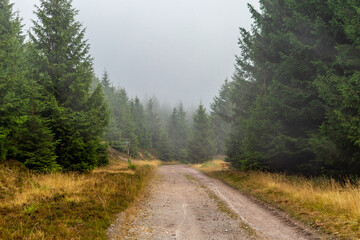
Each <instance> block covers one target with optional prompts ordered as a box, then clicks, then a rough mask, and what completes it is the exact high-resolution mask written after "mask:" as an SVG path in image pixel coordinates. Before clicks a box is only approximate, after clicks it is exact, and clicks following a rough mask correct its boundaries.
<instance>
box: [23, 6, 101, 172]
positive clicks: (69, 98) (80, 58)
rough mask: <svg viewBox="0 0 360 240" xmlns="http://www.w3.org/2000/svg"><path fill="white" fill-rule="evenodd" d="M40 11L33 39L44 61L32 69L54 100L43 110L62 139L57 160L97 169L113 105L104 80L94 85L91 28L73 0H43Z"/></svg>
mask: <svg viewBox="0 0 360 240" xmlns="http://www.w3.org/2000/svg"><path fill="white" fill-rule="evenodd" d="M35 13H36V15H37V17H38V21H33V24H34V27H33V29H32V32H33V33H31V34H30V39H31V41H32V43H33V44H34V47H35V51H33V54H34V56H33V58H34V59H35V61H34V62H36V63H38V64H37V65H36V66H35V67H34V68H33V69H32V74H33V75H34V77H35V78H36V79H39V83H40V85H41V86H42V87H43V88H44V92H45V95H46V98H47V100H48V102H47V109H46V111H44V112H43V114H42V115H43V116H44V117H46V118H49V123H50V128H51V130H52V132H53V133H54V136H55V139H56V141H57V145H56V155H57V156H58V158H57V162H58V164H59V165H61V166H62V167H63V168H64V169H68V170H77V171H87V170H91V169H93V168H94V167H95V166H97V165H98V164H99V159H100V158H103V153H102V151H101V149H102V147H101V145H100V139H99V136H100V135H101V134H102V132H103V130H104V128H105V126H106V125H107V123H108V110H107V104H106V102H105V101H104V96H103V93H102V88H101V86H100V85H99V86H97V87H96V89H95V90H94V91H91V83H92V79H93V72H92V59H91V57H90V55H89V45H88V43H87V41H86V40H84V34H85V30H84V29H83V28H82V26H81V24H80V23H79V22H77V21H76V20H75V16H76V15H77V13H78V11H77V10H75V9H74V8H73V7H72V5H71V1H69V0H48V1H45V0H42V1H41V2H40V7H36V11H35ZM54 29H55V31H54ZM98 154H100V155H98ZM102 162H104V160H102Z"/></svg>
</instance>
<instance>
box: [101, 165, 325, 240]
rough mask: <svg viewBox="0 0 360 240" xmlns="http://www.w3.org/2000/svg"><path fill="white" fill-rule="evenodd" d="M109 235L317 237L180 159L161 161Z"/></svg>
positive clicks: (148, 236)
mask: <svg viewBox="0 0 360 240" xmlns="http://www.w3.org/2000/svg"><path fill="white" fill-rule="evenodd" d="M108 237H109V238H110V239H197V240H201V239H277V240H281V239H284V240H285V239H286V240H288V239H321V237H320V236H318V235H317V234H316V233H314V232H313V231H311V230H309V229H307V228H306V227H304V226H303V225H302V224H300V223H298V222H296V221H294V220H291V219H290V218H289V217H288V216H286V215H285V214H283V213H281V212H280V211H278V210H275V209H269V208H268V207H265V206H263V205H261V204H259V203H258V202H255V201H254V200H252V199H251V198H249V197H248V196H246V195H244V194H243V193H241V192H240V191H238V190H235V189H234V188H231V187H229V186H228V185H226V184H224V183H222V182H221V181H219V180H216V179H212V178H209V177H207V176H205V175H204V174H203V173H201V172H199V171H197V170H195V169H193V168H190V167H187V166H183V165H172V166H162V167H160V168H159V169H158V172H157V177H156V178H155V179H154V180H153V182H152V184H151V186H150V188H149V190H148V191H147V192H146V193H145V195H144V196H143V198H140V199H139V200H138V202H137V203H135V204H134V205H133V206H132V207H130V208H129V209H128V210H127V211H125V212H123V213H121V214H120V215H119V218H118V219H117V221H116V222H115V223H114V224H113V225H112V226H111V227H110V228H109V229H108Z"/></svg>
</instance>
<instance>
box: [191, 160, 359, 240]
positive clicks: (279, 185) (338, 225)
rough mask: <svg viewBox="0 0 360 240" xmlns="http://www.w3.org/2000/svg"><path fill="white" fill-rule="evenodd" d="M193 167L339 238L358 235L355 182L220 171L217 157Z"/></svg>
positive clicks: (357, 204) (357, 199) (357, 195)
mask: <svg viewBox="0 0 360 240" xmlns="http://www.w3.org/2000/svg"><path fill="white" fill-rule="evenodd" d="M195 167H196V168H198V169H200V170H202V171H203V172H205V173H206V174H207V175H209V176H211V177H214V178H217V179H220V180H222V181H224V182H225V183H227V184H229V185H231V186H233V187H235V188H238V189H240V190H242V191H243V192H245V193H247V194H249V195H251V196H254V197H256V198H258V199H260V200H262V201H265V202H267V203H270V204H271V205H274V206H276V207H278V208H280V209H282V210H284V211H286V212H288V213H290V215H292V216H294V217H296V218H297V219H300V220H302V221H303V222H305V223H307V224H309V225H311V226H313V227H314V228H317V229H320V230H321V231H323V232H325V233H328V234H331V235H334V236H337V237H338V238H340V239H360V187H359V186H354V185H352V184H350V183H347V184H344V185H342V184H339V183H337V182H336V181H334V180H332V179H326V178H315V179H307V178H303V177H298V176H286V175H283V174H275V173H263V172H241V171H235V170H226V171H224V170H222V169H221V167H220V165H219V161H218V162H211V163H206V164H202V165H197V166H195Z"/></svg>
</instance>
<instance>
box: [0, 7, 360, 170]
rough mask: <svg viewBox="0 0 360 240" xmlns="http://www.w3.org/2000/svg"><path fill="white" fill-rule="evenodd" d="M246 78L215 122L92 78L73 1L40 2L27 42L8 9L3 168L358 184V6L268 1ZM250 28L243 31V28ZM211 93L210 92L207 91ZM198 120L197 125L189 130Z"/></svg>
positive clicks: (224, 100) (229, 83) (257, 15)
mask: <svg viewBox="0 0 360 240" xmlns="http://www.w3.org/2000/svg"><path fill="white" fill-rule="evenodd" d="M260 6H261V8H260V9H259V10H256V9H254V8H253V7H252V6H249V10H250V12H251V14H252V17H253V19H254V23H253V26H252V29H251V30H250V31H247V30H245V29H243V28H241V30H240V39H239V48H240V50H241V54H240V55H239V56H238V57H237V58H236V70H235V74H234V76H233V78H232V79H231V80H226V81H225V82H224V84H223V85H222V86H221V88H220V90H219V94H218V96H216V97H215V98H214V100H213V103H212V104H211V106H210V112H207V110H206V108H205V106H203V105H202V104H200V105H199V106H198V108H197V109H196V111H195V112H194V113H189V112H187V111H186V109H185V108H184V106H183V105H182V104H181V103H180V104H178V105H177V106H174V107H173V108H172V109H168V108H165V107H161V106H160V103H159V102H158V101H157V99H156V97H152V98H150V99H147V100H141V99H139V98H138V97H134V98H131V97H129V96H128V94H127V91H126V90H125V89H123V88H115V87H114V86H113V85H112V81H111V74H110V73H108V72H107V71H106V70H105V71H104V73H103V75H102V76H101V77H100V78H98V77H96V76H95V73H94V70H93V59H92V58H91V56H90V54H89V49H90V46H89V44H88V43H87V40H86V39H85V38H84V34H85V29H84V27H83V26H82V25H81V24H80V23H79V22H78V21H76V16H77V13H78V10H76V9H74V8H73V7H72V2H71V1H70V0H41V1H40V5H39V6H37V7H36V8H35V13H36V16H37V19H36V20H34V21H33V27H32V29H31V31H30V34H29V38H28V40H25V39H26V38H25V35H24V34H23V32H22V25H21V20H20V17H19V16H18V15H17V14H16V13H14V11H13V4H11V3H10V2H9V0H4V1H1V2H0V46H1V47H0V159H1V161H7V160H10V159H13V160H17V161H20V162H22V163H24V164H25V165H26V166H27V167H28V168H30V169H33V170H36V171H42V172H50V171H59V170H65V171H66V170H75V171H89V170H92V169H93V168H95V167H96V166H99V165H103V164H106V163H107V161H108V160H107V147H108V146H111V147H113V148H115V149H117V150H119V151H122V152H125V153H126V152H127V145H128V146H129V147H130V149H129V150H130V155H131V156H132V157H137V156H139V155H140V154H141V153H144V154H145V155H146V152H152V153H154V154H155V155H156V156H157V157H159V158H160V159H162V160H164V161H172V160H175V161H179V162H194V163H195V162H204V161H207V160H210V159H211V158H212V157H213V156H214V155H222V154H226V155H227V160H228V161H229V162H231V163H232V165H233V166H234V167H236V168H240V169H243V170H247V169H267V170H271V171H287V172H293V173H305V174H309V175H317V174H328V175H349V174H352V175H359V174H360V140H359V139H360V127H359V126H360V120H359V119H360V117H359V116H360V108H359V106H360V94H359V92H360V61H359V60H360V55H359V52H360V40H359V39H360V33H359V31H358V29H359V28H360V11H359V9H360V3H359V2H358V1H354V0H329V1H312V0H304V1H293V0H275V1H270V0H260ZM239 25H240V23H239ZM199 91H201V89H199ZM189 119H190V121H189Z"/></svg>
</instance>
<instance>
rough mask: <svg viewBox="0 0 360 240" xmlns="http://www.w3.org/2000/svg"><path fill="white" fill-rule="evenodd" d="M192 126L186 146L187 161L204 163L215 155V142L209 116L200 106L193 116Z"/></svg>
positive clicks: (202, 106)
mask: <svg viewBox="0 0 360 240" xmlns="http://www.w3.org/2000/svg"><path fill="white" fill-rule="evenodd" d="M193 121H194V126H193V129H192V136H191V139H190V141H189V144H188V154H189V161H190V162H193V163H201V162H206V161H208V160H210V159H211V157H212V156H213V155H214V153H215V141H214V134H213V129H212V126H211V122H210V116H209V115H208V114H207V113H206V109H205V107H204V105H202V104H200V105H199V107H198V108H197V110H196V111H195V113H194V115H193Z"/></svg>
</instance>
